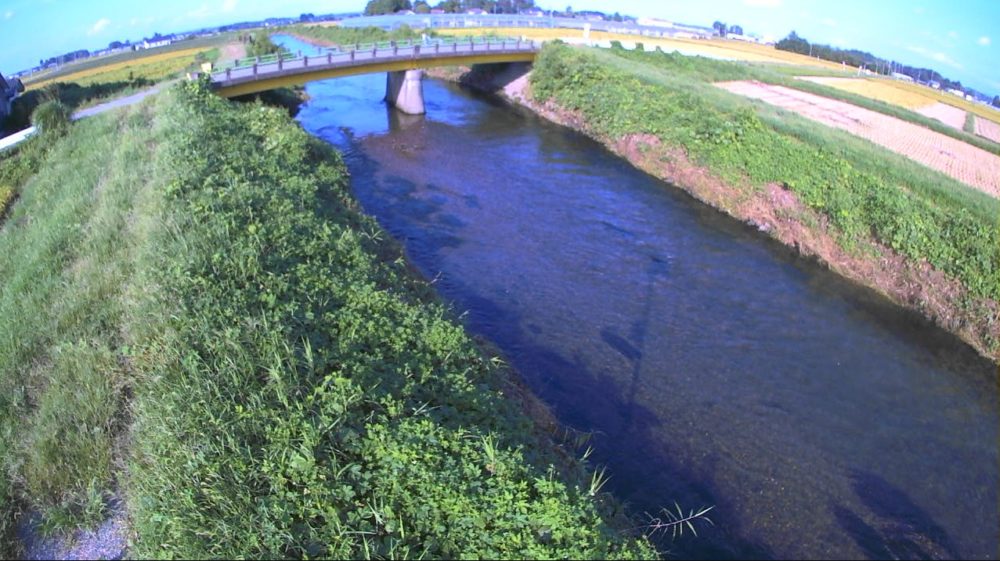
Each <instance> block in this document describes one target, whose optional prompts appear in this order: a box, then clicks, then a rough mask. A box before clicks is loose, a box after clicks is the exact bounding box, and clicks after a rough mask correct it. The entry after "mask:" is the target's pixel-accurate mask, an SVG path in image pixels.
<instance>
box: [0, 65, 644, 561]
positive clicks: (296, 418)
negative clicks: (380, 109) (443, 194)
mask: <svg viewBox="0 0 1000 561" xmlns="http://www.w3.org/2000/svg"><path fill="white" fill-rule="evenodd" d="M154 103H155V104H150V103H149V102H147V103H146V104H145V105H144V106H142V107H141V108H139V109H132V110H129V111H128V112H125V113H122V112H119V113H116V114H114V115H102V116H98V117H94V118H91V119H87V120H85V121H81V122H79V123H77V124H75V125H74V126H73V127H72V129H71V131H70V133H69V134H68V136H67V137H65V138H63V139H61V140H59V141H58V142H53V143H51V144H52V146H51V149H50V152H49V153H48V155H47V156H46V157H45V159H44V161H43V162H42V164H41V166H40V167H39V171H38V173H37V174H36V175H35V176H34V177H33V178H31V179H30V180H29V181H28V182H27V184H26V185H25V187H24V189H23V194H22V197H21V199H20V200H19V201H18V202H17V203H16V204H15V206H14V208H13V210H12V212H11V214H10V216H9V218H8V220H7V221H6V222H5V224H4V225H3V227H2V228H0V287H2V289H0V322H2V324H3V325H4V326H7V328H5V329H4V330H3V332H2V334H0V466H2V469H3V471H4V475H5V477H4V478H3V479H2V481H3V484H2V485H0V516H2V518H0V524H2V527H0V529H2V530H3V531H4V532H5V535H4V537H3V539H2V540H0V543H3V544H5V545H6V546H7V547H8V550H7V551H3V552H2V553H4V554H6V555H15V554H17V552H16V551H11V550H10V549H9V548H10V544H12V543H13V541H12V540H11V534H10V532H11V530H12V527H13V521H14V516H15V515H16V513H17V512H19V511H20V510H21V509H23V508H24V507H30V508H32V509H34V510H38V511H40V512H42V513H43V515H44V516H45V517H46V521H47V523H48V524H49V525H51V526H57V527H60V526H61V527H65V526H67V525H70V524H74V523H78V522H89V521H94V520H96V519H99V518H100V517H101V515H102V514H103V512H102V511H103V509H104V505H105V501H106V499H107V498H108V497H109V495H111V494H112V493H115V494H118V495H121V496H124V499H125V502H126V504H127V507H128V510H129V514H130V519H131V521H132V523H133V525H134V527H133V530H134V531H135V533H136V542H135V545H134V549H133V550H132V551H131V554H134V555H136V556H139V557H185V558H207V557H213V558H214V557H228V558H235V557H303V556H324V557H335V558H347V557H351V558H354V557H377V556H382V557H390V556H426V557H468V556H472V557H490V558H503V557H526V558H527V557H530V558H541V557H546V558H548V557H573V558H584V557H586V558H605V557H638V556H651V555H653V551H652V550H651V549H650V548H649V547H648V546H647V545H645V543H644V542H643V541H636V540H634V539H633V538H630V537H626V536H624V535H623V534H621V533H619V532H617V531H614V530H612V529H611V528H610V527H609V526H608V525H607V524H606V523H605V522H604V521H603V519H602V515H601V512H602V510H603V508H605V506H606V505H604V503H602V500H601V496H600V495H599V493H596V489H595V487H599V483H600V482H599V480H595V481H594V483H593V484H591V480H590V479H589V476H588V475H587V474H586V472H585V471H584V469H583V467H582V466H581V465H580V464H579V463H572V465H570V466H568V467H566V468H565V469H557V468H555V467H553V466H554V465H564V463H565V459H562V460H561V459H560V456H559V455H558V454H556V453H555V451H554V449H553V448H551V447H548V446H540V443H541V442H542V441H541V440H540V436H539V433H538V432H537V431H536V427H535V426H534V425H533V424H532V423H531V421H530V420H529V419H528V418H527V417H525V415H524V413H522V410H521V408H520V406H519V404H518V403H517V402H516V401H515V400H514V399H511V398H509V397H508V395H507V394H509V393H511V391H512V390H513V389H514V386H512V385H511V384H510V382H509V376H510V373H509V372H506V371H505V370H503V368H502V367H500V366H498V365H497V363H496V362H495V361H494V360H492V359H491V358H489V357H488V356H486V355H484V353H483V352H482V351H481V349H479V348H478V347H477V346H476V345H475V344H474V343H473V342H472V341H471V340H470V338H469V337H468V335H466V333H465V332H464V331H463V329H462V328H461V327H460V326H459V325H458V324H456V323H455V322H454V321H453V320H452V319H451V314H450V312H449V311H448V310H447V309H446V308H445V307H444V306H442V305H441V304H440V303H438V302H437V301H435V300H434V297H433V292H432V290H431V289H430V288H429V286H428V285H427V284H426V283H424V282H423V281H420V280H418V279H415V278H414V277H413V276H412V274H411V273H410V272H409V269H408V268H407V267H406V264H405V262H404V261H403V258H402V255H401V252H400V250H399V248H398V247H396V246H395V245H394V244H393V243H392V242H391V241H389V240H387V238H386V234H384V232H382V231H381V230H380V229H379V227H378V225H377V224H376V223H375V222H374V220H372V219H371V218H369V217H367V216H365V215H363V214H361V213H360V211H359V210H358V207H357V204H356V203H355V202H354V200H353V199H352V198H351V195H350V193H349V186H348V177H347V173H346V170H345V167H344V165H343V163H342V161H341V160H340V158H339V156H338V155H337V154H336V153H335V152H334V151H333V150H332V149H331V148H329V147H328V146H327V145H325V144H324V143H322V142H321V141H319V140H316V139H314V138H312V137H310V136H309V135H308V134H306V133H305V132H304V131H302V130H301V129H300V128H299V127H298V126H297V125H295V123H294V122H292V121H291V120H290V119H288V118H287V116H285V115H284V114H283V112H281V111H279V110H277V109H271V108H265V107H262V106H259V105H248V106H238V105H236V104H233V103H230V102H227V101H225V100H222V99H221V98H218V97H216V96H214V95H212V94H210V93H209V92H208V91H206V90H205V89H203V88H201V87H200V86H199V85H197V84H185V85H184V86H178V87H175V88H173V89H171V90H170V91H168V92H166V93H164V94H161V95H160V96H159V98H158V99H157V100H155V102H154ZM8 163H9V162H8V161H4V162H3V163H0V169H3V167H5V166H6V165H7V164H8Z"/></svg>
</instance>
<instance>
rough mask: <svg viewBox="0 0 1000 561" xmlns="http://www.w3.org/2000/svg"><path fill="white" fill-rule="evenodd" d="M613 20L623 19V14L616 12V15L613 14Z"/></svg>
mask: <svg viewBox="0 0 1000 561" xmlns="http://www.w3.org/2000/svg"><path fill="white" fill-rule="evenodd" d="M611 20H612V21H621V20H622V15H621V14H619V13H618V12H615V15H613V16H611Z"/></svg>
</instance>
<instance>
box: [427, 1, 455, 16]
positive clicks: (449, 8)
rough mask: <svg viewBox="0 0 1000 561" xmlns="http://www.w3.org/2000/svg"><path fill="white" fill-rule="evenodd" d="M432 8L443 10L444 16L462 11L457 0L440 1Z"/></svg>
mask: <svg viewBox="0 0 1000 561" xmlns="http://www.w3.org/2000/svg"><path fill="white" fill-rule="evenodd" d="M434 7H435V8H436V9H438V10H444V12H445V13H446V14H456V13H458V12H461V11H462V3H461V2H460V1H459V0H442V1H441V2H438V4H437V6H434Z"/></svg>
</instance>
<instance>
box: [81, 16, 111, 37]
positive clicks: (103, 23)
mask: <svg viewBox="0 0 1000 561" xmlns="http://www.w3.org/2000/svg"><path fill="white" fill-rule="evenodd" d="M109 25H111V20H109V19H108V18H101V19H99V20H97V22H95V23H94V25H92V26H91V27H90V29H89V30H88V31H87V35H97V34H98V33H100V32H102V31H104V29H105V28H106V27H108V26H109Z"/></svg>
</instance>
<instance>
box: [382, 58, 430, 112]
mask: <svg viewBox="0 0 1000 561" xmlns="http://www.w3.org/2000/svg"><path fill="white" fill-rule="evenodd" d="M423 78H424V71H423V70H420V69H417V70H399V71H396V72H388V73H386V78H385V100H386V101H387V102H388V103H389V104H390V105H392V106H393V107H395V108H396V109H398V110H400V111H402V112H403V113H406V114H408V115H423V114H424V113H426V110H425V109H424V90H423Z"/></svg>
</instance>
